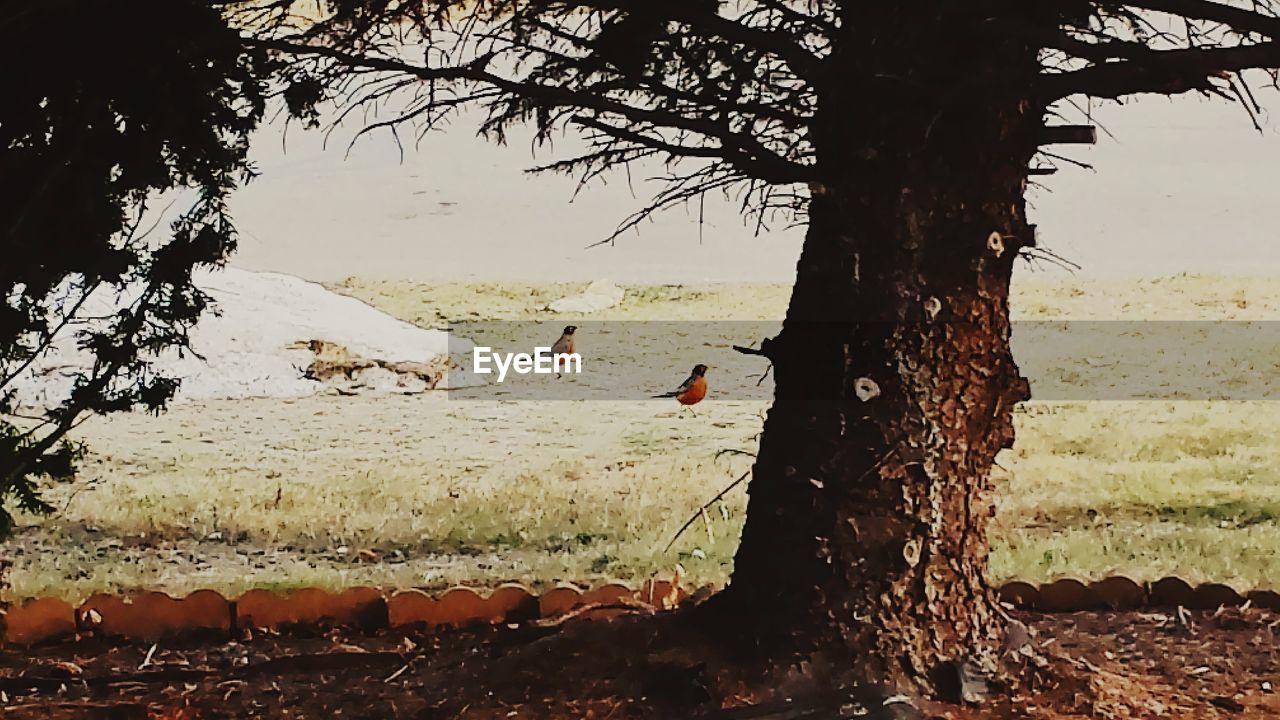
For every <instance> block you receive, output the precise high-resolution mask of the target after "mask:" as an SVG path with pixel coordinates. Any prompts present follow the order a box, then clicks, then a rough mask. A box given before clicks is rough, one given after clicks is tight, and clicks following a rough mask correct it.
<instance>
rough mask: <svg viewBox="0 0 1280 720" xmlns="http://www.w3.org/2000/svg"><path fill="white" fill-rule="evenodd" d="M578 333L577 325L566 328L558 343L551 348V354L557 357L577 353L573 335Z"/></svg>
mask: <svg viewBox="0 0 1280 720" xmlns="http://www.w3.org/2000/svg"><path fill="white" fill-rule="evenodd" d="M576 332H578V326H577V325H567V326H565V329H564V332H563V333H561V334H560V339H559V340H557V341H556V344H555V345H552V346H551V352H552V353H553V354H556V355H559V354H561V353H564V354H568V353H572V352H575V350H574V342H573V334H574V333H576Z"/></svg>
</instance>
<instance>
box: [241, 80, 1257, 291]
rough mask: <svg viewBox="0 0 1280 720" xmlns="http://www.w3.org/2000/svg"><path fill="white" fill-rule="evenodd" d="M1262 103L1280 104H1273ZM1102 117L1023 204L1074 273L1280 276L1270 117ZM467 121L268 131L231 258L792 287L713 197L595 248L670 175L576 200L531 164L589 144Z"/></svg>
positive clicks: (1112, 110) (333, 275) (393, 273)
mask: <svg viewBox="0 0 1280 720" xmlns="http://www.w3.org/2000/svg"><path fill="white" fill-rule="evenodd" d="M1268 102H1269V104H1270V105H1272V106H1277V105H1280V98H1278V97H1275V93H1267V94H1266V95H1265V96H1264V98H1263V104H1264V105H1267V104H1268ZM1095 119H1096V120H1097V121H1098V123H1099V124H1100V125H1101V126H1102V127H1103V128H1104V129H1105V131H1106V132H1101V133H1100V137H1099V143H1098V145H1097V146H1095V147H1079V146H1065V147H1058V148H1053V149H1054V150H1055V151H1058V152H1062V153H1063V154H1066V155H1068V156H1070V157H1072V158H1075V159H1077V160H1080V161H1083V162H1086V163H1090V164H1092V165H1094V167H1095V168H1096V171H1089V170H1084V169H1079V168H1075V167H1071V166H1069V165H1066V164H1063V163H1059V165H1060V166H1061V170H1060V171H1059V173H1058V174H1057V175H1053V176H1048V177H1043V178H1037V180H1039V181H1040V183H1041V184H1042V185H1044V186H1045V188H1046V189H1045V190H1040V189H1036V190H1033V192H1032V193H1031V196H1030V200H1031V203H1032V208H1031V210H1030V214H1031V219H1032V221H1033V222H1035V223H1037V224H1038V225H1039V229H1040V240H1041V244H1042V246H1044V247H1047V248H1048V249H1050V250H1052V251H1054V252H1056V253H1057V254H1059V255H1061V256H1063V257H1065V258H1067V259H1068V260H1071V261H1073V262H1075V263H1077V264H1079V265H1081V266H1082V269H1081V270H1080V271H1079V273H1078V274H1079V275H1080V276H1081V277H1084V278H1105V277H1154V276H1163V275H1170V274H1175V273H1179V272H1198V273H1209V274H1226V275H1253V276H1257V275H1265V274H1272V273H1275V272H1277V271H1280V245H1277V244H1276V242H1275V240H1276V238H1275V237H1274V235H1275V233H1274V231H1273V230H1272V228H1273V225H1272V223H1271V222H1270V219H1271V215H1270V212H1269V211H1270V210H1271V209H1272V206H1273V205H1274V204H1275V198H1276V196H1277V193H1276V192H1275V189H1276V188H1280V162H1278V161H1280V132H1277V129H1276V127H1274V126H1273V125H1272V124H1271V123H1268V121H1267V119H1266V117H1265V116H1264V118H1263V119H1262V122H1263V123H1264V128H1265V129H1264V132H1263V133H1258V131H1257V130H1255V129H1254V128H1253V127H1252V125H1251V123H1250V121H1249V119H1248V117H1247V115H1246V113H1245V110H1244V109H1243V108H1242V107H1241V106H1239V105H1236V104H1232V103H1228V102H1225V101H1216V102H1211V101H1208V100H1204V99H1201V98H1199V97H1180V98H1175V99H1172V100H1168V99H1164V98H1145V99H1142V100H1140V101H1136V102H1130V103H1128V104H1127V105H1124V106H1116V105H1108V106H1105V107H1102V108H1100V109H1098V110H1097V111H1096V112H1095ZM467 120H468V119H467V118H465V117H464V118H460V119H459V120H458V121H456V122H455V123H454V124H453V125H452V126H451V127H449V128H448V129H447V130H446V131H438V132H434V133H431V134H430V135H428V136H427V137H426V138H425V139H423V140H422V142H421V143H418V144H416V146H415V143H414V138H412V137H405V138H404V144H405V147H404V158H403V161H402V160H401V155H400V149H399V148H398V147H397V144H396V141H395V138H394V137H393V136H392V135H391V134H390V133H389V132H379V133H375V134H370V135H367V136H365V137H363V138H362V139H361V140H360V141H359V142H358V143H357V144H356V145H355V147H354V148H353V149H352V151H351V153H350V155H349V156H346V148H347V144H348V142H349V140H350V138H351V137H352V135H353V133H354V132H355V131H356V130H357V129H359V125H358V124H351V125H350V126H349V127H346V128H341V129H339V130H338V131H336V132H335V133H333V135H332V137H331V138H330V142H329V147H328V148H327V149H325V148H324V147H323V138H324V135H323V133H321V132H318V131H304V130H302V129H301V128H300V127H297V126H295V127H292V128H290V129H289V131H288V133H287V134H285V133H284V132H283V131H282V126H281V125H280V124H279V123H276V124H273V125H271V126H268V127H265V128H264V129H263V130H261V131H260V132H259V134H258V137H257V139H256V143H255V146H254V148H253V156H254V158H255V160H256V162H257V163H258V165H259V167H260V169H261V170H262V177H260V178H259V179H257V180H255V181H254V182H253V183H251V184H250V185H249V186H248V187H246V188H244V189H242V190H240V191H239V192H238V193H237V194H236V196H235V198H234V199H233V202H232V210H233V212H234V214H235V216H236V220H237V225H238V227H239V228H240V230H241V233H242V238H241V246H240V250H239V251H238V253H237V254H236V255H235V257H234V258H233V264H234V265H236V266H239V267H243V268H247V269H254V270H273V271H281V272H288V273H291V274H296V275H300V276H302V277H305V278H308V279H312V280H322V281H332V280H339V279H342V278H345V277H349V276H361V277H367V278H378V279H410V280H445V279H448V280H526V281H542V282H546V281H584V280H592V279H598V278H609V279H612V280H614V281H617V282H622V283H690V282H706V281H710V282H790V281H791V280H792V277H793V273H794V267H795V261H796V258H797V257H798V254H799V250H800V244H801V241H802V236H803V230H802V229H796V228H793V229H786V230H777V229H775V230H773V231H770V232H765V233H763V234H761V235H759V236H757V235H755V233H754V228H753V227H751V226H748V225H747V224H746V223H745V222H744V220H743V218H742V216H741V214H740V213H739V212H738V208H737V207H736V206H735V205H733V204H732V203H730V202H728V201H726V200H724V199H723V198H721V197H719V196H708V198H707V201H706V205H705V221H704V224H703V225H702V226H701V227H699V222H698V212H699V208H698V207H697V206H693V207H690V208H688V209H685V210H681V209H678V210H673V211H668V212H666V213H663V214H661V215H659V216H657V217H656V218H655V219H654V220H653V221H652V222H646V223H644V224H643V225H641V226H640V228H638V230H633V231H631V232H629V233H627V234H625V235H623V236H622V237H620V238H619V239H618V240H617V242H616V243H615V244H614V245H613V246H606V247H597V248H592V249H587V246H588V245H590V244H592V243H595V242H597V241H599V240H601V239H603V238H605V237H607V236H608V235H609V234H610V233H611V232H612V231H613V229H614V227H615V226H616V225H617V224H618V222H619V221H621V220H622V219H623V218H625V217H626V216H627V215H629V214H631V213H632V212H634V211H635V210H636V209H638V208H640V207H642V206H643V205H644V204H645V203H646V201H647V199H648V197H649V196H650V194H651V193H652V191H653V189H652V186H651V185H648V186H647V184H646V183H645V182H643V178H644V177H645V176H647V175H650V174H654V173H656V172H658V171H660V169H661V168H660V166H659V165H657V164H654V165H651V166H650V167H649V168H646V170H645V171H633V173H632V177H633V179H634V189H635V193H634V195H633V194H632V192H631V191H630V190H629V188H628V183H627V176H626V174H625V173H623V172H617V173H614V174H613V175H611V176H609V177H608V179H607V181H608V183H607V185H603V186H601V185H599V184H597V185H594V186H591V187H588V188H586V189H585V190H584V191H583V192H582V193H581V194H580V195H579V196H578V197H577V198H576V200H573V201H572V202H571V199H572V196H573V191H574V188H575V186H576V180H574V179H572V178H566V177H561V176H550V175H539V176H530V175H528V174H526V173H525V172H524V170H525V169H526V168H528V167H531V166H533V165H535V164H537V163H538V162H545V161H548V160H551V159H554V158H558V157H564V156H565V155H566V154H567V153H571V152H573V151H574V149H576V148H580V147H582V144H581V142H580V141H579V140H577V139H576V138H573V137H564V138H562V139H560V140H558V141H557V142H556V144H555V147H554V148H552V149H550V151H544V152H540V153H538V154H537V156H536V157H535V155H534V154H533V153H532V152H531V148H530V144H529V140H528V137H525V136H516V137H513V138H512V140H511V142H510V144H509V145H507V146H505V147H504V146H497V145H493V144H490V143H488V142H486V141H484V140H481V139H479V138H476V137H475V134H474V130H475V125H474V123H471V122H468V121H467ZM1108 132H1109V133H1110V134H1108ZM406 134H407V133H406ZM1113 136H1114V137H1113ZM286 146H287V150H286ZM1017 272H1018V274H1019V276H1027V275H1028V272H1029V271H1028V269H1027V268H1025V267H1020V268H1019V270H1018V271H1017ZM1064 274H1065V271H1062V270H1057V269H1048V270H1046V271H1045V272H1043V273H1041V275H1042V276H1048V277H1053V276H1055V275H1064Z"/></svg>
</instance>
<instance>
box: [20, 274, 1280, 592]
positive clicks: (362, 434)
mask: <svg viewBox="0 0 1280 720" xmlns="http://www.w3.org/2000/svg"><path fill="white" fill-rule="evenodd" d="M1269 285H1270V284H1269V283H1267V282H1265V281H1261V280H1259V281H1251V280H1236V279H1232V280H1225V279H1213V278H1196V277H1179V278H1173V279H1168V280H1164V281H1160V282H1156V283H1144V284H1141V285H1134V284H1122V283H1101V282H1089V283H1084V284H1070V283H1046V282H1038V283H1035V282H1033V283H1023V284H1022V285H1020V286H1019V287H1018V288H1017V294H1016V295H1017V296H1016V300H1015V303H1016V307H1017V311H1018V313H1019V314H1020V315H1021V316H1022V317H1028V318H1050V317H1052V318H1084V319H1115V318H1119V319H1220V318H1228V317H1236V318H1238V319H1270V318H1278V317H1280V291H1276V290H1273V289H1271V287H1269ZM577 289H578V287H576V286H568V285H562V286H532V285H530V286H518V285H512V284H504V285H502V286H497V285H475V284H461V283H459V284H433V285H413V284H407V283H366V282H356V281H352V282H349V283H347V284H346V285H345V286H344V287H343V290H344V291H346V292H349V293H351V294H353V295H356V296H357V297H361V298H364V299H366V300H368V301H369V302H371V303H373V304H375V305H377V306H379V307H382V308H383V309H386V310H387V311H389V312H392V313H393V314H396V315H398V316H400V317H403V318H406V319H408V320H411V321H414V322H419V323H422V324H427V325H438V324H440V323H442V322H443V321H446V320H457V319H477V318H481V317H484V318H499V319H529V318H539V319H546V318H547V316H548V315H547V313H545V312H541V311H540V310H539V308H540V307H542V306H543V305H545V303H546V302H547V301H549V300H552V299H554V298H556V297H559V296H561V295H563V294H566V293H568V292H572V291H576V290H577ZM787 294H788V291H787V289H786V288H782V287H777V286H708V287H698V288H690V287H644V288H633V289H630V290H629V292H628V297H627V299H626V301H625V302H624V304H623V305H622V306H621V307H619V308H616V309H613V310H609V311H606V312H604V313H601V314H600V315H599V316H598V317H593V318H592V319H636V320H639V319H665V320H679V319H692V318H697V319H702V320H707V319H760V318H766V319H771V318H776V317H778V316H780V315H781V313H782V309H783V307H784V306H785V303H786V298H787ZM554 319H556V320H557V321H559V320H561V319H563V318H554ZM1246 360H1247V362H1246V363H1245V365H1242V367H1241V370H1243V369H1244V368H1245V367H1247V364H1248V363H1250V362H1251V363H1254V364H1255V365H1256V364H1257V363H1258V362H1260V359H1259V358H1247V359H1246ZM1273 367H1274V361H1272V362H1271V364H1268V365H1266V366H1265V367H1264V368H1263V370H1264V371H1260V372H1257V373H1255V374H1260V375H1268V373H1270V374H1276V373H1274V372H1273V371H1272V370H1271V368H1273ZM1104 374H1105V373H1104ZM1268 377H1269V375H1268ZM1034 380H1036V378H1033V381H1034ZM702 407H703V408H706V409H705V410H700V411H699V413H698V416H697V418H692V417H688V416H684V417H681V416H678V415H677V414H676V412H675V411H674V409H673V408H672V407H670V406H668V405H665V404H661V403H651V402H631V401H617V402H600V401H592V402H580V403H571V402H558V403H527V402H526V403H497V402H479V401H475V402H457V401H450V400H447V399H445V398H443V397H440V396H429V397H409V398H402V397H383V398H332V397H316V398H308V399H304V400H299V401H294V402H281V401H265V400H263V401H241V402H227V403H208V404H204V405H200V406H191V405H188V406H180V407H177V408H175V409H174V410H173V411H171V412H170V413H169V414H167V415H165V416H164V417H162V418H158V419H157V418H151V417H147V416H141V415H139V416H125V417H118V418H113V419H111V420H110V421H95V422H92V423H89V424H88V425H86V426H85V427H84V429H83V431H82V436H83V439H85V440H86V441H87V442H88V443H89V445H90V447H91V448H92V449H93V451H94V454H93V455H92V457H91V459H90V462H89V464H88V466H87V467H86V468H85V472H84V473H82V476H81V477H80V479H78V480H76V481H75V482H73V483H70V484H66V485H61V486H57V487H54V488H52V495H53V497H54V498H55V501H56V502H57V504H58V505H59V507H62V508H64V511H63V512H62V513H60V514H59V515H58V516H56V517H54V518H52V519H49V520H45V521H36V520H34V519H28V522H29V525H28V527H27V528H26V529H25V530H24V531H23V532H22V533H21V534H20V535H19V537H18V538H17V539H16V540H15V541H14V542H13V543H11V545H10V552H11V553H13V554H14V555H16V557H15V559H16V561H17V565H16V567H15V572H14V581H15V594H16V595H18V596H32V595H42V594H59V595H65V596H68V597H83V596H84V595H86V594H87V593H90V592H93V591H98V590H117V589H123V588H134V587H148V588H162V589H167V590H171V591H177V592H181V591H186V590H190V589H194V588H196V587H213V588H219V589H223V590H226V591H229V592H235V591H239V590H241V589H244V588H246V587H250V586H256V587H262V586H265V587H280V588H285V587H296V586H303V585H320V586H345V585H351V584H355V583H374V584H386V585H398V586H424V587H436V588H438V587H443V586H446V585H449V584H454V583H459V582H466V583H481V584H488V583H494V582H498V581H503V580H521V581H525V582H530V583H550V582H554V581H557V580H586V581H599V580H601V579H605V578H609V579H621V580H631V581H635V580H638V579H642V578H645V577H649V576H652V575H654V574H658V573H662V574H667V573H669V572H670V570H671V568H672V566H674V565H675V564H676V563H677V562H678V563H681V564H682V565H683V567H684V569H685V571H686V576H687V577H688V578H689V579H690V580H691V581H694V582H704V581H707V582H722V581H723V580H724V579H725V578H726V577H727V574H728V572H729V571H730V569H731V568H730V563H731V559H732V553H733V548H734V545H735V543H736V536H737V533H738V531H739V529H740V527H741V521H742V508H743V505H744V502H745V495H744V494H743V493H742V492H741V490H739V491H735V492H734V493H732V494H730V496H729V497H728V498H726V501H725V502H724V503H723V506H722V507H717V508H715V509H714V510H713V512H712V513H710V515H709V519H710V523H709V524H706V523H703V522H702V521H699V522H698V523H697V524H695V525H694V526H693V528H692V529H691V530H690V531H689V532H688V533H686V534H685V535H684V536H683V537H682V538H681V539H680V541H679V542H677V543H676V544H675V546H674V547H673V548H672V549H671V550H670V551H669V552H663V547H664V546H665V545H666V543H667V541H668V540H669V539H670V538H671V536H672V533H673V532H674V531H675V529H676V528H677V527H678V526H679V525H680V524H681V523H682V522H683V521H684V519H685V518H686V517H687V516H688V515H689V513H690V512H691V511H692V510H693V509H694V508H696V507H698V506H699V505H700V504H701V503H702V502H703V501H705V500H706V499H707V498H710V497H711V496H713V495H714V494H715V493H716V492H717V491H719V490H720V489H721V488H722V487H724V486H725V485H726V484H728V483H729V482H730V481H731V480H732V479H733V478H734V477H736V476H737V475H738V474H740V473H741V472H742V471H743V470H744V469H745V468H746V464H747V461H746V459H744V458H722V459H720V460H717V459H716V453H717V451H718V450H721V449H724V448H736V449H751V448H752V447H753V444H754V440H753V436H754V435H755V434H756V433H757V432H758V431H759V427H760V414H761V413H762V412H763V410H764V409H765V407H764V403H762V402H759V401H750V402H748V401H743V402H724V401H721V402H709V403H705V404H704V405H703V406H702ZM1277 407H1278V406H1276V404H1275V403H1268V402H1253V403H1237V402H1169V401H1142V402H1096V401H1095V402H1083V403H1044V402H1035V403H1031V404H1029V405H1027V406H1026V407H1025V408H1024V409H1023V411H1022V412H1021V413H1020V414H1019V416H1018V426H1019V441H1018V446H1017V448H1016V449H1015V450H1014V451H1012V452H1010V453H1008V454H1006V455H1005V456H1003V457H1002V458H1001V465H1002V466H1003V467H1004V468H1005V469H1006V470H1005V472H1003V473H1002V474H1001V478H1000V484H1001V505H1000V512H999V515H998V517H997V520H996V524H995V526H994V528H993V555H992V572H993V574H994V575H995V576H996V577H998V578H1008V577H1014V576H1016V577H1022V578H1029V579H1044V578H1048V577H1052V576H1056V575H1060V574H1073V575H1080V576H1097V575H1103V574H1107V573H1111V572H1116V571H1121V572H1127V573H1130V574H1133V575H1135V576H1139V577H1149V576H1158V575H1164V574H1168V573H1172V572H1177V573H1179V574H1182V575H1184V576H1187V577H1191V578H1196V579H1200V578H1213V579H1217V580H1223V581H1227V582H1232V583H1235V584H1238V585H1247V586H1255V585H1267V586H1270V585H1273V584H1275V583H1273V580H1274V579H1276V578H1280V554H1277V553H1276V550H1277V549H1280V500H1275V499H1274V498H1273V497H1272V495H1271V492H1270V491H1271V489H1272V488H1273V487H1275V485H1276V482H1275V480H1276V479H1277V475H1280V462H1278V461H1277V459H1276V455H1277V453H1276V442H1275V440H1274V434H1273V431H1272V428H1274V427H1276V426H1277V424H1280V411H1278V410H1277Z"/></svg>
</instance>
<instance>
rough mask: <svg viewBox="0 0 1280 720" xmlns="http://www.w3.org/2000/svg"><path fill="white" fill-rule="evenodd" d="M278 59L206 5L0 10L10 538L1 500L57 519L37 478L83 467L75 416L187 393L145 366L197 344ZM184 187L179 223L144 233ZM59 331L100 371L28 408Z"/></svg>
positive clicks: (97, 0)
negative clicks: (206, 286) (71, 437)
mask: <svg viewBox="0 0 1280 720" xmlns="http://www.w3.org/2000/svg"><path fill="white" fill-rule="evenodd" d="M269 63H270V61H269V60H268V59H267V58H266V57H265V54H264V53H263V52H262V51H261V50H252V49H248V50H247V49H245V48H244V47H243V46H242V44H241V43H240V39H239V34H238V33H237V32H236V31H234V30H232V29H230V28H229V27H228V24H227V22H226V21H225V19H224V18H223V17H222V14H221V12H220V10H219V9H218V8H216V7H211V5H210V4H209V3H208V2H200V1H199V0H125V1H123V2H121V1H113V0H0V67H3V68H5V72H4V75H5V83H4V93H5V98H4V103H3V106H2V107H3V109H2V110H0V198H3V201H2V202H0V258H3V260H0V297H2V298H3V302H0V533H3V532H7V531H8V530H9V529H10V528H11V527H12V523H13V517H12V515H11V514H10V512H9V510H8V509H6V507H8V508H12V507H13V506H14V505H16V507H17V508H20V509H21V510H24V511H28V512H44V511H48V510H49V509H50V508H49V507H48V505H46V504H45V502H44V501H42V500H41V498H40V494H39V492H38V482H39V481H40V480H41V478H61V477H66V476H69V475H70V474H71V473H72V472H73V471H74V468H75V460H76V458H77V455H78V449H77V448H76V447H75V446H74V445H72V444H70V443H68V442H67V440H66V436H67V433H68V431H69V430H71V429H72V428H73V427H74V426H75V424H76V423H77V422H78V421H80V420H81V419H82V418H84V417H87V416H88V415H89V414H92V413H112V412H120V411H125V410H130V409H134V408H143V409H146V410H150V411H159V410H161V409H162V408H163V407H164V406H165V404H166V402H168V401H169V400H170V399H171V398H172V396H173V394H174V392H175V391H176V390H177V382H176V381H175V380H173V379H171V378H166V377H162V376H160V375H159V374H157V373H155V372H154V371H153V370H152V368H151V367H150V363H149V360H150V359H151V358H152V357H154V355H155V354H156V353H159V352H162V351H165V350H169V349H173V348H177V349H179V351H181V349H182V348H184V347H185V346H186V345H187V337H188V332H189V330H190V329H191V327H192V325H193V324H194V323H195V321H196V319H197V318H198V317H199V315H200V314H201V312H202V311H204V310H205V308H206V305H207V300H208V299H207V298H206V297H205V296H204V295H203V294H202V293H201V292H200V291H199V290H198V289H197V288H196V287H194V286H193V285H192V281H191V278H192V271H193V270H195V269H197V268H200V267H207V266H213V265H217V264H219V263H221V262H223V260H224V259H225V258H226V256H227V254H228V253H229V252H230V251H231V250H232V249H233V248H234V247H235V239H236V237H235V231H234V229H233V228H232V225H231V220H230V218H229V217H228V214H227V207H226V202H227V196H228V194H229V193H230V191H231V190H232V189H233V188H235V187H236V186H237V184H239V183H241V182H244V181H246V180H247V179H249V178H250V177H251V176H252V174H253V171H252V168H251V167H250V165H249V163H248V160H247V153H248V136H249V133H250V132H251V131H252V130H253V129H254V128H255V127H256V125H257V124H258V122H259V120H260V119H261V118H262V115H263V112H264V108H265V103H266V85H265V78H266V77H267V76H268V73H269V71H270V65H269ZM175 189H181V191H182V193H183V195H182V196H181V197H179V198H178V199H177V200H175V201H174V202H175V203H183V204H184V205H183V206H181V207H183V208H184V209H183V210H182V212H181V213H180V214H179V216H178V218H177V219H176V220H175V221H173V222H172V224H171V225H170V227H169V228H168V231H167V232H165V231H164V230H157V229H155V228H153V227H148V224H150V223H153V222H154V221H153V220H151V219H150V218H151V217H153V216H154V214H155V211H156V210H157V208H153V207H151V206H152V205H155V204H158V202H157V197H158V194H159V193H162V192H164V191H171V190H175ZM171 194H172V193H171ZM192 198H193V199H194V201H193V200H192ZM185 205H190V207H189V208H185ZM153 230H154V232H153ZM104 308H109V309H110V312H105V311H104ZM55 338H57V339H58V340H59V341H61V340H63V339H66V338H70V339H71V340H72V341H74V342H75V343H76V344H77V345H78V346H79V348H80V349H81V350H82V351H83V352H85V353H88V354H89V356H90V357H91V361H90V362H89V366H88V368H89V369H88V370H86V371H82V372H81V371H77V372H76V373H75V374H74V377H73V378H72V379H71V382H70V383H69V388H70V390H69V393H68V394H67V396H65V397H60V398H54V399H52V400H51V402H49V403H48V404H47V405H49V406H48V407H34V408H33V407H19V406H18V405H19V403H18V402H17V397H16V394H15V384H16V383H17V382H18V381H20V380H21V378H22V377H23V375H24V374H25V373H28V372H30V368H31V366H32V364H33V363H34V361H35V360H36V359H37V358H38V357H39V356H40V355H41V354H42V353H45V352H46V351H48V350H50V348H51V347H53V345H54V343H55ZM63 344H64V349H65V343H63Z"/></svg>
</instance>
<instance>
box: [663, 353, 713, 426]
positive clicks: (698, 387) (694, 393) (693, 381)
mask: <svg viewBox="0 0 1280 720" xmlns="http://www.w3.org/2000/svg"><path fill="white" fill-rule="evenodd" d="M706 396H707V366H706V365H701V364H699V365H694V366H693V372H691V373H690V374H689V379H688V380H685V381H684V382H683V383H681V384H680V387H678V388H676V389H675V390H672V391H671V392H669V393H663V394H661V395H654V397H655V398H669V397H673V398H675V399H676V402H678V403H680V404H681V405H683V406H685V407H687V408H689V412H691V413H692V412H693V408H692V407H690V406H691V405H697V404H698V403H700V402H702V398H704V397H706ZM694 417H697V413H694Z"/></svg>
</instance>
